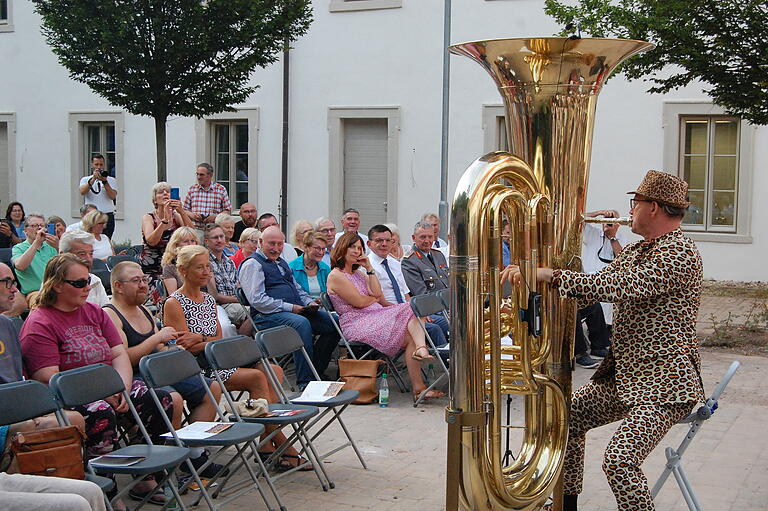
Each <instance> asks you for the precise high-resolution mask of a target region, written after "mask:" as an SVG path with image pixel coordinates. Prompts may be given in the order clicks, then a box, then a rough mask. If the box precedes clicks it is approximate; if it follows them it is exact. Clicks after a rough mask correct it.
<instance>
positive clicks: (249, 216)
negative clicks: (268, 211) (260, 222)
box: [232, 202, 258, 240]
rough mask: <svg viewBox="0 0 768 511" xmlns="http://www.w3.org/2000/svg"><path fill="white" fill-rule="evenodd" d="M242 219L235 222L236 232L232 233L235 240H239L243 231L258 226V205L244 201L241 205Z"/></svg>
mask: <svg viewBox="0 0 768 511" xmlns="http://www.w3.org/2000/svg"><path fill="white" fill-rule="evenodd" d="M239 215H240V221H239V222H237V223H236V224H235V233H234V234H233V235H232V239H233V240H239V239H240V235H241V234H243V231H244V230H246V229H247V228H249V227H256V219H257V218H258V213H257V212H256V206H254V205H253V204H251V203H250V202H245V203H243V205H242V206H240V213H239Z"/></svg>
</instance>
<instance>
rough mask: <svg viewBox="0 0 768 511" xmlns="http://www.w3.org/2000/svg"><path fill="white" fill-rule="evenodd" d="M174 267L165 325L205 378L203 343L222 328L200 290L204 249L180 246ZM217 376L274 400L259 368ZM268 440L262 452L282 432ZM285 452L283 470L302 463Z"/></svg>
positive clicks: (206, 276)
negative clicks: (177, 280)
mask: <svg viewBox="0 0 768 511" xmlns="http://www.w3.org/2000/svg"><path fill="white" fill-rule="evenodd" d="M176 267H177V268H178V270H179V273H180V274H181V276H182V277H183V279H184V284H182V286H181V287H180V288H179V289H178V290H177V291H176V292H174V293H173V294H171V296H170V297H168V300H167V301H166V302H165V307H164V318H163V319H164V322H165V325H166V326H170V327H171V328H173V329H175V330H176V331H177V332H180V335H179V337H178V338H177V340H176V343H177V344H178V345H179V346H181V347H182V348H184V349H185V350H187V351H189V352H190V353H192V354H193V355H195V356H196V357H197V361H198V363H199V364H200V367H201V368H202V369H203V370H204V372H205V375H206V376H207V377H209V378H211V377H215V375H214V372H213V371H214V370H213V369H211V368H210V367H209V365H208V362H207V361H206V359H205V346H206V344H208V343H209V342H216V341H217V340H219V339H221V338H222V330H221V325H220V324H219V321H218V319H217V312H216V300H214V298H213V297H212V296H211V295H209V294H208V293H205V292H203V291H202V290H201V288H202V287H203V286H205V285H206V284H208V281H210V279H211V277H212V275H213V274H212V272H211V261H210V258H209V253H208V249H206V248H205V247H201V246H187V247H183V248H182V249H181V250H179V253H178V255H177V256H176ZM272 369H273V370H274V371H275V373H276V374H277V377H278V378H279V380H280V381H282V380H283V370H282V368H280V366H277V365H273V366H272ZM218 375H219V377H220V378H221V380H222V381H223V382H224V386H225V387H226V388H227V389H229V390H245V391H248V394H249V395H250V397H251V398H260V397H263V398H266V399H267V400H268V401H269V402H270V403H277V402H278V396H277V393H276V392H275V390H274V389H273V388H272V386H271V385H270V384H269V380H268V379H267V376H266V374H265V373H264V372H263V371H262V370H260V369H254V368H245V367H238V368H236V369H224V370H220V371H218ZM272 440H273V442H276V443H275V444H274V446H271V447H270V448H269V449H268V450H267V451H266V452H271V451H272V450H273V449H274V448H276V447H277V446H278V445H279V444H282V443H283V442H285V441H286V439H285V437H284V436H282V435H275V437H273V439H272ZM287 453H288V454H286V455H283V458H284V460H283V461H284V464H285V468H286V469H290V468H292V467H293V466H297V465H299V464H301V463H304V462H306V460H304V459H302V458H300V457H299V455H298V453H297V452H296V451H295V450H292V448H289V449H288V451H287ZM309 470H312V469H311V467H310V468H309Z"/></svg>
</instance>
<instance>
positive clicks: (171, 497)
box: [163, 481, 179, 509]
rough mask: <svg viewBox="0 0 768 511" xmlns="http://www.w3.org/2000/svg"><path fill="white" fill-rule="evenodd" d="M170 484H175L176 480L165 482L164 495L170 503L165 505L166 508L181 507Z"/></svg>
mask: <svg viewBox="0 0 768 511" xmlns="http://www.w3.org/2000/svg"><path fill="white" fill-rule="evenodd" d="M170 484H175V481H171V482H167V483H165V486H163V496H164V497H165V501H166V502H167V503H168V505H167V506H165V509H179V504H178V502H176V496H175V495H174V494H173V491H172V490H171V487H170V486H169V485H170Z"/></svg>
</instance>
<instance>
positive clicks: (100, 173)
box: [80, 154, 117, 239]
mask: <svg viewBox="0 0 768 511" xmlns="http://www.w3.org/2000/svg"><path fill="white" fill-rule="evenodd" d="M91 170H92V171H93V173H92V174H91V175H90V176H85V177H84V178H82V179H81V180H80V195H82V196H83V197H84V198H85V203H86V204H93V205H94V206H96V209H98V210H99V211H101V212H102V213H106V214H107V217H109V218H108V220H107V226H106V227H105V228H104V234H106V235H107V236H109V239H112V234H114V232H115V200H117V179H115V178H114V177H112V176H110V175H109V170H107V169H106V168H104V156H102V155H101V154H94V155H93V158H91Z"/></svg>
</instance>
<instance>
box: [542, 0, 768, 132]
mask: <svg viewBox="0 0 768 511" xmlns="http://www.w3.org/2000/svg"><path fill="white" fill-rule="evenodd" d="M545 10H546V12H547V14H549V15H551V16H553V17H554V18H555V19H556V20H557V21H558V22H560V23H563V24H564V25H566V24H575V25H577V26H579V27H580V28H581V30H583V31H585V32H586V33H588V34H590V35H592V36H595V37H623V38H631V39H642V40H647V41H651V42H654V43H656V45H657V46H656V48H655V49H653V50H651V51H648V52H646V53H644V54H642V55H638V56H636V57H634V58H632V59H630V60H629V61H627V62H626V63H625V64H624V65H623V66H622V68H621V71H622V72H623V73H624V75H625V76H626V77H627V78H629V79H637V78H643V79H645V80H648V81H651V82H652V83H653V84H654V85H653V86H652V87H651V88H650V89H649V92H654V93H665V92H669V91H671V90H673V89H677V88H679V87H682V86H685V85H688V84H689V83H691V82H694V81H697V80H698V81H700V82H703V83H704V84H705V85H704V89H705V92H706V94H707V95H709V96H710V97H711V98H712V100H713V101H714V102H715V103H717V104H718V105H720V106H722V107H723V108H724V109H725V110H726V111H728V112H729V113H731V114H733V115H738V116H740V117H742V118H744V119H746V120H748V121H750V122H752V123H753V124H768V45H766V41H768V4H767V3H766V2H765V0H577V3H575V4H570V3H569V4H564V3H560V2H559V1H558V0H547V1H546V9H545Z"/></svg>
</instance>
